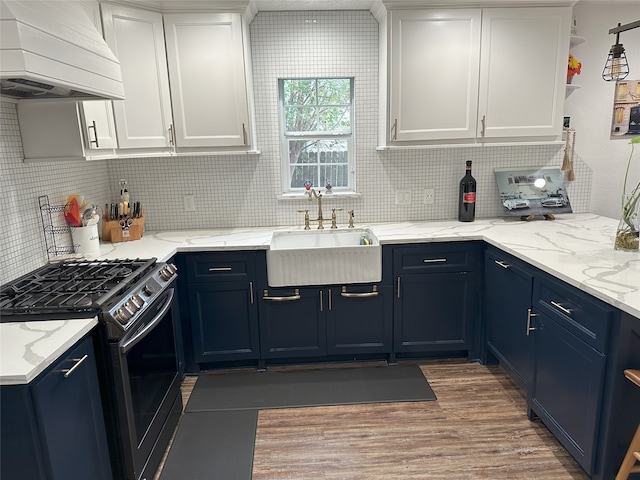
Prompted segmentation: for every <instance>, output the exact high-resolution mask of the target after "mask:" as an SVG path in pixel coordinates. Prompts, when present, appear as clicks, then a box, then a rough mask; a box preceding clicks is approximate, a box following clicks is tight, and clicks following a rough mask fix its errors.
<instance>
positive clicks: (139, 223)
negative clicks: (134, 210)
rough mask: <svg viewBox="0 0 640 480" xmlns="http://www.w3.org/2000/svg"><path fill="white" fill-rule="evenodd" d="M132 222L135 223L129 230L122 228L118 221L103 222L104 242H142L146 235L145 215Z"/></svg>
mask: <svg viewBox="0 0 640 480" xmlns="http://www.w3.org/2000/svg"><path fill="white" fill-rule="evenodd" d="M131 220H133V223H132V224H131V226H130V227H129V228H128V229H125V228H122V227H121V226H120V224H119V223H118V221H117V220H111V221H108V222H102V241H104V242H112V243H118V242H128V241H130V240H140V239H141V238H142V234H143V233H144V215H142V216H141V217H139V218H132V219H131Z"/></svg>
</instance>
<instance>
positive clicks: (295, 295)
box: [262, 288, 300, 302]
mask: <svg viewBox="0 0 640 480" xmlns="http://www.w3.org/2000/svg"><path fill="white" fill-rule="evenodd" d="M262 299H263V300H269V301H270V302H291V301H292V300H300V289H298V288H296V289H295V290H294V291H293V295H289V296H287V297H270V296H269V290H265V291H264V292H263V294H262Z"/></svg>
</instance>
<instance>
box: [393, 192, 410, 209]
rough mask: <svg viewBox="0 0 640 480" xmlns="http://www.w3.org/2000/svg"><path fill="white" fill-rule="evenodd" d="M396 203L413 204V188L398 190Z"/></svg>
mask: <svg viewBox="0 0 640 480" xmlns="http://www.w3.org/2000/svg"><path fill="white" fill-rule="evenodd" d="M396 205H411V190H396Z"/></svg>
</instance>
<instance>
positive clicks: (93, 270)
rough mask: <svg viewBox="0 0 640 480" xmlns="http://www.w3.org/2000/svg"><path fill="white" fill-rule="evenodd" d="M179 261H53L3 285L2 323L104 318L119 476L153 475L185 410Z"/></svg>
mask: <svg viewBox="0 0 640 480" xmlns="http://www.w3.org/2000/svg"><path fill="white" fill-rule="evenodd" d="M176 278H177V269H176V267H175V266H174V265H172V264H165V263H159V262H156V259H155V258H152V259H147V260H141V259H136V260H129V259H126V260H106V261H102V260H96V261H68V262H60V263H52V264H49V265H45V266H44V267H42V268H40V269H38V270H35V271H33V272H31V273H29V274H27V275H24V276H22V277H20V278H18V279H16V280H14V281H12V282H10V283H8V284H6V285H3V286H2V287H1V288H0V321H2V322H16V321H18V322H20V321H29V320H59V319H73V318H88V317H91V316H98V318H99V320H100V322H99V328H98V329H97V332H96V335H95V336H94V347H95V349H96V357H97V362H98V372H99V377H100V382H101V384H100V388H101V393H102V400H103V407H104V412H105V423H106V427H107V434H108V437H109V438H108V440H109V448H110V456H111V460H112V469H113V472H114V476H115V478H117V479H122V480H144V479H147V480H151V479H152V478H153V476H154V474H155V472H156V470H157V468H158V465H159V463H160V460H161V458H162V455H163V453H164V451H165V449H166V447H167V445H168V443H169V440H170V438H171V434H172V433H173V430H174V428H175V426H176V424H177V422H178V419H179V416H180V412H181V411H182V400H181V396H180V375H179V371H178V360H177V355H176V340H175V328H177V327H178V325H179V318H178V310H177V302H176V301H174V292H175V288H174V284H175V280H176Z"/></svg>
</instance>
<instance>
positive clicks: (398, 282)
mask: <svg viewBox="0 0 640 480" xmlns="http://www.w3.org/2000/svg"><path fill="white" fill-rule="evenodd" d="M397 291H398V293H397V294H396V295H397V296H398V298H400V277H398V279H397Z"/></svg>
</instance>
